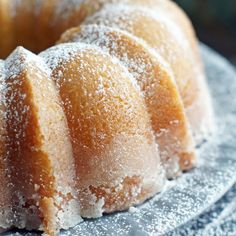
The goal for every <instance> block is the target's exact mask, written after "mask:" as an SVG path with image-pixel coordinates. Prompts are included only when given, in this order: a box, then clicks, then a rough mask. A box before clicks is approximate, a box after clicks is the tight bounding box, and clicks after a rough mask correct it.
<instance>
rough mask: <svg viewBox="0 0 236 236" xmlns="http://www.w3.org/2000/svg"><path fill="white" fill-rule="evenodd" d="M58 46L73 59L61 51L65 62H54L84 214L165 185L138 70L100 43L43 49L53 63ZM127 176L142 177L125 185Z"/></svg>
mask: <svg viewBox="0 0 236 236" xmlns="http://www.w3.org/2000/svg"><path fill="white" fill-rule="evenodd" d="M52 51H54V52H55V53H56V52H58V51H64V54H67V53H68V55H70V57H69V60H68V61H67V60H66V59H63V57H61V56H60V55H57V56H58V57H59V58H60V62H59V63H58V64H57V65H52V66H51V68H52V71H53V72H52V77H53V78H54V80H55V82H56V84H57V86H58V89H59V91H60V95H61V98H62V101H63V105H64V109H65V113H66V116H67V120H68V126H69V129H70V135H71V138H72V146H73V154H74V159H75V164H76V174H77V178H78V180H77V190H78V193H79V200H80V204H81V214H82V216H85V217H97V216H101V215H102V212H111V211H114V210H121V209H124V208H127V207H128V206H131V205H132V204H136V203H138V202H139V201H140V200H145V199H147V198H148V197H150V196H152V194H153V193H155V192H157V191H159V190H160V187H161V185H162V181H163V179H162V173H161V167H160V160H159V153H158V149H157V146H156V144H155V141H154V136H153V134H152V129H151V124H150V118H149V114H148V112H147V110H146V105H145V103H144V100H143V97H142V95H141V93H140V91H139V89H138V87H137V86H136V85H135V80H134V79H133V78H132V76H131V75H130V74H129V73H128V71H127V70H126V69H125V67H123V66H122V65H120V64H119V63H118V62H116V61H114V60H113V59H112V58H111V57H110V56H109V55H107V54H105V53H103V52H102V51H101V50H99V49H98V48H96V47H92V48H90V47H89V48H87V46H86V45H83V44H81V45H80V44H64V45H58V46H56V47H54V48H52V49H49V51H48V52H44V53H43V54H40V55H41V56H43V57H45V60H46V62H47V63H48V64H49V65H50V64H51V62H53V61H55V57H53V55H54V53H52ZM132 80H133V82H132ZM127 177H129V178H130V179H131V181H130V183H132V181H133V180H135V179H136V178H138V179H140V182H139V184H138V185H137V186H134V184H130V185H128V184H126V185H124V183H125V182H124V181H125V179H126V178H127ZM132 179H133V180H132ZM111 189H113V190H114V191H111V192H110V190H111ZM127 190H128V192H129V191H130V192H132V193H133V194H132V195H126V194H125V192H124V191H127ZM93 193H95V195H94V194H93ZM98 193H99V194H98ZM121 195H122V196H124V197H125V196H126V197H125V199H123V198H121V197H120V196H121ZM109 199H110V200H109ZM111 199H116V204H114V205H113V204H110V203H109V202H110V201H112V200H111Z"/></svg>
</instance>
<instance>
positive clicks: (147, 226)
mask: <svg viewBox="0 0 236 236" xmlns="http://www.w3.org/2000/svg"><path fill="white" fill-rule="evenodd" d="M201 49H202V53H203V59H204V60H205V66H206V71H207V77H208V81H209V85H210V86H209V87H210V89H211V92H212V95H213V101H214V108H215V112H216V115H217V126H218V131H217V133H216V134H214V137H212V138H211V139H210V140H208V141H207V142H205V143H204V144H203V145H202V146H201V147H200V148H199V149H198V152H199V156H200V161H199V163H198V168H196V169H194V170H192V171H190V172H188V173H186V174H183V175H182V176H181V177H180V178H178V179H177V180H175V181H174V182H170V184H171V186H170V187H169V188H167V190H166V191H165V192H163V193H161V195H156V196H155V197H154V198H152V199H150V200H149V201H147V202H146V203H144V204H142V205H141V206H138V207H135V208H131V209H130V210H129V211H126V212H122V213H116V214H109V215H106V216H104V217H102V218H99V219H95V220H85V221H84V222H82V223H81V224H79V225H77V226H76V227H74V228H73V229H70V230H68V231H62V232H61V235H68V236H69V235H85V236H86V235H163V234H166V233H168V232H170V231H172V230H173V229H175V228H177V227H179V226H180V225H182V224H184V223H186V222H187V221H189V220H190V219H192V218H194V217H196V216H197V215H199V214H200V213H202V212H203V211H204V210H205V209H206V208H208V207H209V206H210V205H212V204H213V203H214V202H215V201H217V200H218V199H219V198H220V197H221V196H222V195H223V194H224V193H225V192H226V191H227V190H228V189H229V188H230V187H231V186H232V185H233V183H234V182H235V181H236V175H235V169H236V148H235V137H236V124H235V120H236V119H235V118H236V110H235V107H236V104H234V103H236V97H235V91H236V73H235V71H234V70H233V68H232V67H231V66H230V65H229V64H228V62H227V61H226V60H224V59H223V58H222V57H220V56H218V55H217V54H216V53H214V52H212V51H211V50H210V49H208V48H207V47H205V46H202V47H201ZM225 211H226V212H224V213H222V214H223V216H222V219H223V218H226V216H227V215H229V214H228V213H227V209H226V210H225ZM207 232H208V233H209V234H207V235H213V234H211V230H208V231H207ZM213 233H214V231H213ZM7 235H16V233H8V234H7ZM18 235H19V234H18ZM27 235H35V233H27ZM187 235H191V234H187Z"/></svg>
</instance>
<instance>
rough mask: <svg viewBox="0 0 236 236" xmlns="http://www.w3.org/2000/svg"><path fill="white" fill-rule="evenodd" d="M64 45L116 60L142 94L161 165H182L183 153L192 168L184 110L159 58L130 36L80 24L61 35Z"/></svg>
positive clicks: (172, 173)
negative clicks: (104, 53)
mask: <svg viewBox="0 0 236 236" xmlns="http://www.w3.org/2000/svg"><path fill="white" fill-rule="evenodd" d="M65 42H82V43H87V44H95V45H97V46H99V47H100V48H101V49H102V50H104V51H107V52H109V53H110V54H111V55H112V56H113V57H116V58H118V59H119V60H120V61H121V62H122V64H123V65H124V66H126V67H127V68H128V70H129V72H130V73H131V74H133V76H134V78H135V79H136V80H137V83H138V85H139V87H140V88H141V90H142V91H143V92H144V97H145V101H146V105H147V109H148V112H149V114H150V115H151V120H152V128H153V130H154V133H155V135H156V138H157V142H158V144H159V148H160V151H161V154H162V155H161V156H162V158H163V163H165V162H166V161H165V159H168V160H169V159H176V156H177V157H178V158H179V161H180V162H182V160H181V158H182V153H186V155H185V160H186V159H188V162H189V165H188V167H187V168H188V169H189V168H190V167H191V166H193V165H194V163H195V150H194V145H193V138H192V135H191V132H190V130H189V125H188V121H187V118H186V116H185V111H184V107H183V104H182V101H181V98H180V96H179V93H178V90H177V87H176V84H175V81H174V78H173V76H172V73H171V69H170V68H168V66H167V65H166V66H165V62H162V59H161V58H160V56H158V55H156V54H155V53H153V52H152V51H151V49H150V48H148V46H147V45H146V44H144V43H143V42H142V41H140V40H138V39H137V38H135V37H133V36H132V35H130V34H127V33H126V32H124V31H120V30H117V29H114V28H109V27H105V26H98V25H83V26H81V27H77V28H72V29H70V30H68V31H67V32H66V33H64V34H63V35H62V37H61V39H60V41H59V43H65ZM187 156H189V158H187ZM169 163H170V162H169ZM181 167H183V169H182V170H185V168H186V167H185V166H184V165H181ZM166 168H167V170H168V169H170V171H168V172H169V174H168V177H174V176H175V175H176V174H177V173H178V171H179V170H176V171H177V173H175V172H173V169H171V166H168V165H167V167H166Z"/></svg>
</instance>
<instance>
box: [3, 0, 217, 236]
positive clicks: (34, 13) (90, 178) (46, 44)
mask: <svg viewBox="0 0 236 236" xmlns="http://www.w3.org/2000/svg"><path fill="white" fill-rule="evenodd" d="M0 25H1V27H0V58H2V60H0V228H3V229H9V228H12V227H17V228H26V229H39V230H42V231H44V232H45V233H46V234H48V235H54V234H56V233H57V232H59V230H60V229H62V228H63V229H67V228H69V227H73V226H74V225H76V224H77V223H79V222H80V221H81V220H82V218H81V217H86V218H95V217H100V216H102V214H103V213H104V212H106V213H109V212H114V211H121V210H125V209H127V208H129V207H130V206H132V205H137V204H140V203H142V202H143V201H145V200H146V199H148V198H150V197H152V196H153V195H154V194H155V193H157V192H160V191H161V190H162V188H163V186H164V184H165V180H166V179H171V178H175V177H176V176H178V175H179V174H181V172H182V171H186V170H189V169H191V168H192V167H194V166H195V163H196V152H195V147H196V145H197V144H199V143H201V142H202V141H203V139H205V138H207V137H208V135H209V134H210V133H211V132H212V129H213V126H214V122H213V118H212V117H213V115H212V114H213V112H212V107H211V102H210V96H209V92H208V89H207V84H206V80H205V78H204V71H203V66H202V64H201V60H200V56H199V51H198V42H197V40H196V38H195V34H194V31H193V28H192V26H191V23H190V22H189V20H188V18H187V17H186V16H185V14H184V13H183V12H182V10H180V9H179V8H178V7H177V5H175V4H174V3H173V2H171V1H169V0H137V1H136V0H98V1H94V0H71V1H67V0H52V1H44V0H24V1H18V0H12V1H8V0H0ZM64 31H65V32H64ZM62 33H63V34H62ZM55 44H56V45H55ZM53 45H55V46H53ZM22 46H23V47H22ZM24 47H25V48H27V49H29V50H30V51H32V52H30V51H28V50H27V49H25V48H24ZM15 48H16V49H15ZM13 50H14V51H13ZM12 51H13V52H12ZM39 52H40V53H39ZM34 53H39V54H38V55H36V54H34Z"/></svg>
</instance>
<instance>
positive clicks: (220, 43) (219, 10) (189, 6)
mask: <svg viewBox="0 0 236 236" xmlns="http://www.w3.org/2000/svg"><path fill="white" fill-rule="evenodd" d="M175 2H177V3H178V4H179V5H180V6H181V7H182V8H183V9H184V10H185V12H186V13H187V14H188V15H189V17H190V18H191V20H192V22H193V25H194V27H195V29H196V31H197V35H198V38H199V39H200V40H201V41H202V42H204V43H206V44H207V45H209V46H210V47H212V48H213V49H215V50H216V51H218V52H220V53H221V54H223V55H224V56H225V57H227V58H228V59H229V60H231V61H232V62H233V63H234V64H236V0H175Z"/></svg>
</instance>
